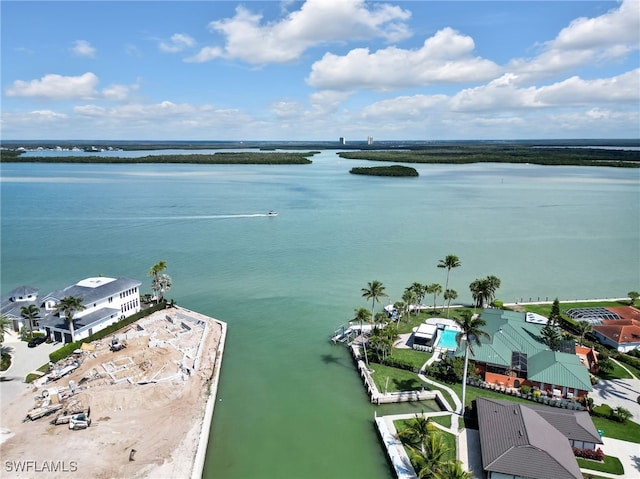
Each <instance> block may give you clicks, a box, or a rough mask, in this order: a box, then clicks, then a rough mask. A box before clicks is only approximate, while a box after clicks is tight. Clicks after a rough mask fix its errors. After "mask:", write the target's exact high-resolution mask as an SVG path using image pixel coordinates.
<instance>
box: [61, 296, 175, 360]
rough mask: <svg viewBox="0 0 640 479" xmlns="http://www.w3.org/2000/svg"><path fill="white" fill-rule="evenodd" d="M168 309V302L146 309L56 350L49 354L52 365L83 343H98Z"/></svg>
mask: <svg viewBox="0 0 640 479" xmlns="http://www.w3.org/2000/svg"><path fill="white" fill-rule="evenodd" d="M166 307H167V302H166V301H162V302H160V303H158V304H156V305H155V306H152V307H150V308H147V309H144V310H142V311H140V312H138V313H136V314H132V315H131V316H129V317H128V318H125V319H123V320H122V321H118V322H117V323H114V324H112V325H111V326H108V327H106V328H104V329H102V330H100V331H98V332H96V333H95V334H92V335H91V336H89V337H88V338H85V339H80V340H78V341H74V342H73V343H69V344H65V345H64V346H62V347H61V348H60V349H56V350H55V351H53V352H52V353H50V354H49V361H51V362H52V363H56V362H58V361H60V360H62V359H64V358H66V357H67V356H69V355H71V354H72V353H73V352H74V351H75V350H76V349H79V348H81V347H82V343H90V342H92V341H97V340H98V339H102V338H104V337H106V336H109V335H110V334H113V333H115V332H116V331H119V330H120V329H122V328H124V327H125V326H129V325H130V324H131V323H135V322H136V321H138V320H139V319H141V318H144V317H145V316H149V315H150V314H152V313H155V312H156V311H160V310H162V309H165V308H166Z"/></svg>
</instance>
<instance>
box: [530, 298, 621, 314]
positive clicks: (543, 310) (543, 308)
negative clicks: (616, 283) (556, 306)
mask: <svg viewBox="0 0 640 479" xmlns="http://www.w3.org/2000/svg"><path fill="white" fill-rule="evenodd" d="M551 306H552V305H551V303H549V304H523V305H522V307H523V308H524V309H525V310H526V311H528V312H531V313H538V314H541V315H542V316H546V317H549V314H550V313H551ZM607 306H616V307H617V306H629V301H598V302H586V301H582V302H581V301H576V302H562V301H561V302H560V312H562V311H564V310H566V309H571V308H606V307H607Z"/></svg>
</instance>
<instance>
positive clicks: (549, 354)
mask: <svg viewBox="0 0 640 479" xmlns="http://www.w3.org/2000/svg"><path fill="white" fill-rule="evenodd" d="M527 379H529V380H531V381H537V382H540V383H548V384H560V385H562V386H567V387H569V388H577V389H582V390H583V391H591V389H592V388H591V380H590V379H589V371H587V368H586V367H585V366H583V365H582V364H581V363H580V358H578V356H576V355H575V354H567V353H561V352H558V351H550V350H546V351H540V352H539V353H538V354H536V355H534V356H532V357H530V358H529V373H528V375H527Z"/></svg>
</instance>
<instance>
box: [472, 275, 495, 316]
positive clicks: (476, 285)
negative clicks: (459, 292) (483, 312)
mask: <svg viewBox="0 0 640 479" xmlns="http://www.w3.org/2000/svg"><path fill="white" fill-rule="evenodd" d="M499 287H500V278H498V277H496V276H493V275H491V276H487V277H486V278H478V279H476V280H474V281H473V282H472V283H471V284H470V285H469V289H470V290H471V296H472V297H473V300H474V301H475V307H476V308H482V306H483V305H484V304H485V303H491V302H492V301H493V300H494V298H495V296H496V291H497V290H498V288H499Z"/></svg>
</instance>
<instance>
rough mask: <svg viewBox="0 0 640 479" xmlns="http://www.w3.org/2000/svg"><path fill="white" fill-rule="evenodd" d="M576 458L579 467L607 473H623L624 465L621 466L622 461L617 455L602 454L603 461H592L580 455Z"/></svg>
mask: <svg viewBox="0 0 640 479" xmlns="http://www.w3.org/2000/svg"><path fill="white" fill-rule="evenodd" d="M576 459H577V460H578V466H580V467H581V468H585V469H589V470H591V471H599V472H607V473H609V474H617V475H622V474H624V467H622V463H621V462H620V459H618V458H617V457H613V456H604V462H598V461H592V460H590V459H583V458H581V457H577V458H576Z"/></svg>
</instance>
